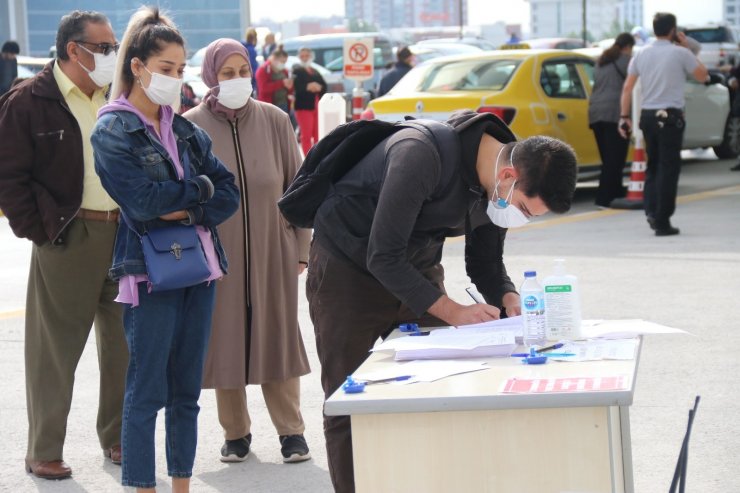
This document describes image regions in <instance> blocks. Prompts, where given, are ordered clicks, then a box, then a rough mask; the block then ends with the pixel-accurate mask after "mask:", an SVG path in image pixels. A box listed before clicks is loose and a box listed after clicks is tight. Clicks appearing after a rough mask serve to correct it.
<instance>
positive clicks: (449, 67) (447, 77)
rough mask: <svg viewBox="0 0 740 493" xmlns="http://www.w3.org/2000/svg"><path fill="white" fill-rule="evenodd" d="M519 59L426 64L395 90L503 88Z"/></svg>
mask: <svg viewBox="0 0 740 493" xmlns="http://www.w3.org/2000/svg"><path fill="white" fill-rule="evenodd" d="M519 63H520V62H519V60H477V59H476V60H454V61H449V62H442V63H430V64H423V65H420V66H419V67H417V68H416V69H414V70H412V71H411V72H409V73H408V74H407V75H406V77H404V78H403V79H401V81H400V82H399V83H398V84H397V85H396V87H394V88H393V90H392V91H391V92H393V93H394V94H399V93H401V92H403V91H425V92H435V91H500V90H501V89H503V88H504V87H505V86H506V84H507V83H508V82H509V79H510V78H511V74H513V73H514V70H516V68H517V67H518V66H519Z"/></svg>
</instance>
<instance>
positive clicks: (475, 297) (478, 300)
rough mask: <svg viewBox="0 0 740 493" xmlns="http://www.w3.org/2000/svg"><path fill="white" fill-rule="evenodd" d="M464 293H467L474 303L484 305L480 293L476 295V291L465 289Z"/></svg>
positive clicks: (484, 301)
mask: <svg viewBox="0 0 740 493" xmlns="http://www.w3.org/2000/svg"><path fill="white" fill-rule="evenodd" d="M465 292H466V293H468V294H469V295H470V297H471V298H473V301H475V302H476V303H482V304H485V303H486V300H484V299H483V298H482V297H481V295H480V293H478V291H475V290H474V289H473V288H465Z"/></svg>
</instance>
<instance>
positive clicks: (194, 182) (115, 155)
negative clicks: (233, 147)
mask: <svg viewBox="0 0 740 493" xmlns="http://www.w3.org/2000/svg"><path fill="white" fill-rule="evenodd" d="M172 130H173V132H174V134H175V137H176V139H177V149H178V154H179V155H180V160H181V161H182V165H183V167H185V166H188V169H189V170H190V173H189V174H190V179H188V180H183V181H180V180H178V178H177V171H176V169H175V164H174V163H173V162H172V160H171V158H170V157H169V154H168V153H167V151H166V150H165V148H164V146H162V144H161V143H160V142H159V139H157V138H156V137H154V136H152V135H150V133H149V131H148V130H147V129H146V127H145V126H144V124H143V122H142V121H141V120H140V119H139V117H138V116H136V115H135V114H134V113H131V112H128V111H112V112H110V113H106V114H103V115H101V116H100V118H99V119H98V122H97V124H96V125H95V129H94V130H93V133H92V137H91V140H92V145H93V149H94V151H95V171H96V172H97V173H98V175H99V176H100V181H101V183H102V184H103V187H104V188H105V190H106V191H107V192H108V194H109V195H110V196H111V197H112V198H113V200H115V201H116V202H117V203H118V205H119V206H120V208H121V210H122V212H123V213H124V214H125V215H126V216H127V218H128V221H129V222H130V223H131V225H132V226H133V227H134V228H135V229H136V231H135V232H134V231H132V230H131V228H129V227H128V226H127V224H126V223H125V222H124V221H123V220H121V222H120V224H119V225H118V233H117V234H116V242H115V247H114V253H113V266H112V267H111V269H110V272H109V275H110V277H111V279H113V280H117V279H119V278H121V277H123V276H125V275H128V274H146V273H147V271H146V265H145V263H144V253H143V251H142V249H141V241H140V239H139V236H138V235H140V234H143V233H144V232H146V231H147V230H149V229H155V228H160V227H166V226H167V225H168V224H170V225H171V224H172V222H171V221H163V220H161V219H159V216H161V215H164V214H167V213H169V212H173V211H178V210H185V211H187V213H188V215H189V217H190V221H188V222H190V223H192V224H198V225H202V226H206V227H208V229H209V230H210V231H211V235H212V237H213V244H214V246H215V248H216V253H217V254H218V257H219V264H220V266H221V270H222V271H223V272H224V273H226V269H227V266H228V264H227V261H226V255H225V254H224V250H223V247H222V246H221V242H220V241H219V239H218V233H217V232H216V226H217V225H218V224H221V223H222V222H223V221H225V220H226V219H228V218H229V216H231V215H232V214H233V213H234V212H235V211H236V210H237V208H238V206H239V190H238V189H237V187H236V184H235V183H234V175H233V174H232V173H231V172H230V171H229V170H228V169H226V167H225V166H224V165H223V163H221V161H219V160H218V158H216V157H215V156H214V155H213V153H212V152H211V139H210V138H209V137H208V135H207V134H206V133H205V132H204V131H203V130H202V129H200V128H198V127H197V126H195V125H193V124H192V123H190V122H189V121H187V120H185V119H184V118H182V117H181V116H180V115H175V119H174V121H173V123H172Z"/></svg>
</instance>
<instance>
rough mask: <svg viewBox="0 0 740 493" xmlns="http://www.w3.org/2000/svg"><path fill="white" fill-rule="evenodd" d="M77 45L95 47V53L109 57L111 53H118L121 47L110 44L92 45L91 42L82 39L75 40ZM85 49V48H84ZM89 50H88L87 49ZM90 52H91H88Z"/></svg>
mask: <svg viewBox="0 0 740 493" xmlns="http://www.w3.org/2000/svg"><path fill="white" fill-rule="evenodd" d="M75 43H77V44H83V45H88V46H94V47H95V53H101V54H103V55H106V56H107V55H109V54H110V52H111V51H113V52H115V53H118V48H119V47H120V46H121V45H120V44H118V43H116V44H110V43H91V42H89V41H83V40H81V39H78V40H75ZM83 48H84V46H83ZM85 49H87V48H85ZM87 51H90V50H87Z"/></svg>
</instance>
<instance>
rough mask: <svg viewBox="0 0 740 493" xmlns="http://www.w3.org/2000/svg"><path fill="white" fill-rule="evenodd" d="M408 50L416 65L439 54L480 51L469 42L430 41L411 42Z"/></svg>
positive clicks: (460, 53) (462, 53) (465, 53)
mask: <svg viewBox="0 0 740 493" xmlns="http://www.w3.org/2000/svg"><path fill="white" fill-rule="evenodd" d="M409 50H411V53H413V54H414V57H415V58H416V63H417V65H418V64H419V63H423V62H426V61H427V60H431V59H432V58H439V57H441V56H449V55H467V54H475V53H480V52H481V49H480V48H478V47H476V46H473V45H469V44H463V43H431V42H425V43H417V44H413V45H411V46H409Z"/></svg>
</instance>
